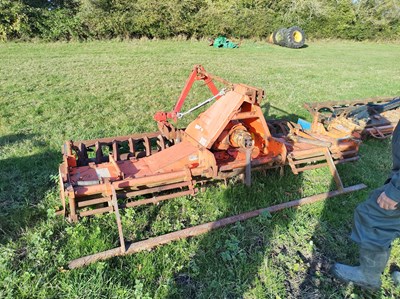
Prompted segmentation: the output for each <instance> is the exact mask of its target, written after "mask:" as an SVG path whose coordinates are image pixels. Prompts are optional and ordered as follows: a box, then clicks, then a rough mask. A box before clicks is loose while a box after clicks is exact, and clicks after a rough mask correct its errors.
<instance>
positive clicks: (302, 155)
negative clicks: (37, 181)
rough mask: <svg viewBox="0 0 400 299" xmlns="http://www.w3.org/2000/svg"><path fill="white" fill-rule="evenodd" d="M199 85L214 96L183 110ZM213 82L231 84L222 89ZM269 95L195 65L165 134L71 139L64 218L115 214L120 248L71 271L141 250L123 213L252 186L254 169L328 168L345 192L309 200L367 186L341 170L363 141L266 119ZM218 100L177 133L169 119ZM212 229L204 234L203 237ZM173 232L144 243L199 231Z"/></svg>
mask: <svg viewBox="0 0 400 299" xmlns="http://www.w3.org/2000/svg"><path fill="white" fill-rule="evenodd" d="M198 80H202V81H204V82H205V84H206V85H207V87H208V88H209V89H210V91H211V93H212V94H213V97H212V98H210V99H207V100H206V101H205V102H203V103H200V104H199V105H197V106H196V107H194V108H192V109H191V110H189V111H188V112H185V113H181V112H180V110H181V108H182V105H183V103H184V101H185V99H186V97H187V95H188V93H189V91H190V88H191V86H192V84H193V83H194V82H195V81H198ZM214 81H218V82H220V83H223V84H224V85H225V86H226V87H225V88H224V89H223V90H220V91H219V90H218V89H217V88H216V85H215V84H214ZM263 98H264V91H263V90H262V89H259V88H255V87H251V86H248V85H245V84H231V83H229V82H227V81H225V80H223V79H221V78H218V77H216V76H213V75H210V74H208V73H207V72H206V71H205V70H204V68H203V67H202V66H200V65H196V66H194V68H193V71H192V73H191V74H190V76H189V78H188V80H187V82H186V86H185V87H184V89H183V91H182V93H181V95H180V96H179V98H178V101H177V103H176V104H175V107H174V109H173V111H171V112H158V113H156V115H155V116H154V119H155V120H156V121H157V124H158V128H159V129H160V132H155V133H146V134H134V135H128V136H120V137H111V138H100V139H97V140H85V141H77V142H73V141H67V142H65V144H64V147H63V162H62V164H61V165H60V167H59V173H60V175H59V176H60V193H61V194H60V198H61V205H62V210H60V211H59V212H58V214H61V215H64V216H66V217H69V219H70V220H72V221H78V220H79V219H80V218H81V217H85V216H91V215H95V214H101V213H114V214H115V217H116V222H117V227H118V232H119V238H120V243H121V247H119V248H116V249H113V250H109V251H106V252H103V253H99V254H98V255H95V256H93V257H87V258H83V259H79V261H76V262H72V264H71V265H70V267H71V268H73V267H76V265H84V264H87V263H89V262H88V261H90V262H93V261H95V260H99V259H105V258H108V257H111V256H117V255H125V254H129V253H134V252H136V251H135V250H133V249H132V246H131V245H132V244H131V245H127V246H125V239H124V236H123V230H122V224H121V219H120V214H119V209H120V208H127V207H131V208H133V207H137V206H141V205H147V204H157V203H159V202H161V201H165V200H169V199H171V198H175V197H178V196H187V195H189V196H193V195H195V194H196V193H197V192H198V188H197V186H196V184H201V185H202V186H203V184H205V183H207V182H212V181H213V180H218V179H220V180H222V179H227V178H230V177H233V176H237V175H243V174H245V182H246V184H247V185H250V183H251V170H258V169H272V168H277V167H283V166H285V165H289V166H290V168H291V169H292V171H293V173H295V174H298V173H300V172H302V171H306V170H309V169H315V168H320V167H329V170H330V172H331V174H332V178H333V179H334V181H335V183H336V185H337V188H338V190H337V191H333V192H329V193H327V194H320V195H316V196H314V197H310V198H309V199H307V202H314V201H316V200H320V199H324V198H328V197H331V196H336V195H339V194H343V193H347V192H351V191H355V190H359V189H360V188H362V187H363V186H351V187H344V186H343V183H342V181H341V179H340V176H339V174H338V172H337V169H336V167H335V164H338V163H344V162H349V161H354V160H356V159H358V147H359V144H360V141H359V140H358V139H357V138H355V137H354V136H353V135H351V134H350V136H345V137H344V136H343V135H340V136H339V135H335V134H334V133H333V132H332V131H329V130H327V129H326V128H325V127H324V125H323V124H321V123H320V122H318V118H317V119H314V123H313V125H312V129H311V130H308V131H305V130H303V129H302V128H300V127H299V126H298V125H296V124H293V123H291V122H283V121H269V122H267V121H266V120H265V118H264V115H263V112H262V109H261V102H262V100H263ZM214 100H215V101H214ZM212 101H213V103H212V104H211V106H210V107H209V108H208V109H207V110H206V111H204V112H203V113H201V114H200V115H198V116H197V118H195V119H194V120H193V121H192V122H191V123H190V124H189V125H188V126H187V128H186V129H179V128H175V127H174V125H172V124H171V123H169V121H168V120H169V119H172V120H176V119H177V118H178V117H182V115H187V114H188V113H189V112H191V111H193V110H195V109H196V108H198V107H201V106H203V105H204V104H206V103H209V102H212ZM377 134H379V133H378V132H377ZM338 136H339V138H338ZM302 203H303V202H302V201H301V200H300V201H296V202H294V203H293V205H292V204H291V203H287V204H282V205H279V208H277V209H280V208H283V207H286V206H288V207H289V206H297V205H300V204H302ZM272 208H273V207H272ZM270 209H271V208H268V209H266V210H270ZM260 211H261V210H258V211H254V213H253V212H249V213H245V214H243V215H242V216H241V215H237V216H232V217H229V218H227V219H222V220H220V221H217V222H215V224H216V225H215V227H214V226H213V228H218V227H220V226H223V225H226V224H229V223H231V222H232V221H237V220H236V219H238V220H243V219H246V218H249V217H253V216H255V215H258V214H259V212H260ZM271 211H272V210H271ZM213 225H214V224H213ZM199 227H202V226H199ZM210 229H211V228H210ZM208 230H209V229H208V228H207V229H200V230H199V233H198V234H200V233H203V232H206V231H208ZM200 231H201V232H200ZM169 235H170V236H169ZM169 235H166V236H165V238H163V237H160V238H162V240H163V241H157V240H158V239H157V238H155V239H153V240H152V239H150V240H147V241H143V242H145V243H146V244H149V245H146V246H149V247H148V248H151V247H154V246H157V245H160V244H164V243H167V242H169V241H171V240H175V239H177V238H183V237H188V236H192V235H197V233H196V234H192V233H186V230H183V231H180V232H176V233H172V234H169ZM133 244H138V243H133ZM135 246H136V245H135ZM146 248H147V247H146Z"/></svg>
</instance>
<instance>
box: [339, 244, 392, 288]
mask: <svg viewBox="0 0 400 299" xmlns="http://www.w3.org/2000/svg"><path fill="white" fill-rule="evenodd" d="M389 256H390V248H387V249H385V248H382V249H381V250H379V249H376V250H370V249H365V248H360V265H359V266H356V267H351V266H347V265H343V264H339V263H335V265H334V266H333V268H332V274H333V275H334V276H335V277H336V278H338V279H340V280H342V281H344V282H346V283H349V282H352V283H354V284H355V285H358V286H360V287H363V288H366V289H371V290H377V289H379V288H380V287H381V284H382V282H381V275H382V272H383V270H385V267H386V264H387V262H388V260H389Z"/></svg>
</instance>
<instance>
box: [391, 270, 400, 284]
mask: <svg viewBox="0 0 400 299" xmlns="http://www.w3.org/2000/svg"><path fill="white" fill-rule="evenodd" d="M391 276H392V280H393V283H394V285H395V286H399V285H400V272H399V271H393V272H392V274H391Z"/></svg>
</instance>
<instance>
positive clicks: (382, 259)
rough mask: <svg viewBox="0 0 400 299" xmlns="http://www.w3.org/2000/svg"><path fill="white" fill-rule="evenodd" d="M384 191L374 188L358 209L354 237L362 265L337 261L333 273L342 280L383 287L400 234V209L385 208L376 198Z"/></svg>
mask: <svg viewBox="0 0 400 299" xmlns="http://www.w3.org/2000/svg"><path fill="white" fill-rule="evenodd" d="M382 191H383V188H379V189H377V190H375V191H374V192H372V193H371V195H370V196H369V198H368V199H367V200H366V201H365V202H363V203H361V204H360V205H359V206H358V207H357V208H356V210H355V211H354V223H353V230H352V233H351V238H352V239H353V241H355V242H356V243H358V245H359V247H360V259H359V260H360V265H359V266H356V267H351V266H347V265H343V264H339V263H336V264H335V265H334V266H333V268H332V273H333V275H334V276H336V277H337V278H339V279H340V280H342V281H345V282H353V283H354V284H356V285H359V286H361V287H365V288H372V289H376V288H379V287H380V285H381V279H380V276H381V274H382V272H383V270H384V269H385V267H386V264H387V262H388V259H389V256H390V247H391V243H392V241H393V239H394V238H396V237H397V236H399V235H400V210H395V211H388V210H384V209H382V208H380V207H379V205H378V204H377V202H376V200H377V198H378V197H379V195H380V194H381V193H382Z"/></svg>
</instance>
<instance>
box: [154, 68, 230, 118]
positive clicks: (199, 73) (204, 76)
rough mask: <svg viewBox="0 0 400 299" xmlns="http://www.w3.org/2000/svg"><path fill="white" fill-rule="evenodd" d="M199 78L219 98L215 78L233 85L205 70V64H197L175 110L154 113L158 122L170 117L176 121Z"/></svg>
mask: <svg viewBox="0 0 400 299" xmlns="http://www.w3.org/2000/svg"><path fill="white" fill-rule="evenodd" d="M198 80H203V81H204V83H205V84H206V85H207V87H208V88H209V89H210V91H211V93H212V94H213V95H214V96H216V99H219V98H220V97H221V95H218V93H219V90H218V89H217V87H216V86H215V84H214V82H213V80H217V81H220V82H222V83H223V84H225V85H230V86H232V84H231V83H230V82H228V81H226V80H224V79H221V78H219V77H216V76H212V75H210V74H208V73H207V72H206V71H205V70H204V67H203V66H201V65H199V64H197V65H195V66H194V67H193V70H192V72H191V74H190V75H189V78H188V79H187V81H186V84H185V87H184V88H183V90H182V92H181V94H180V96H179V98H178V100H177V101H176V104H175V107H174V110H172V111H170V112H157V113H156V114H154V120H155V121H157V122H166V121H167V120H168V119H173V120H174V121H176V120H177V118H178V113H179V112H180V111H181V108H182V106H183V103H184V102H185V100H186V97H187V95H188V93H189V91H190V89H191V88H192V85H193V83H194V82H195V81H198Z"/></svg>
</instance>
